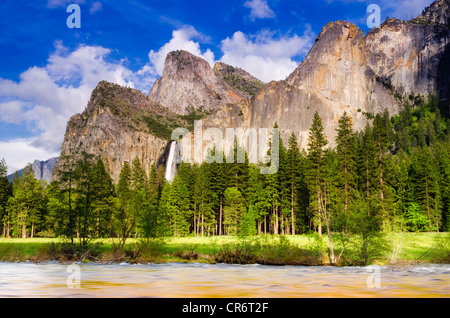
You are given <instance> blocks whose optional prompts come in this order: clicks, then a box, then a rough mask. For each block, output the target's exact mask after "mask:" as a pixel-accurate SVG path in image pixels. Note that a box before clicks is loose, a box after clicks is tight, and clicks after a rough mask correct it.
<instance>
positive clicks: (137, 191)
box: [0, 94, 450, 258]
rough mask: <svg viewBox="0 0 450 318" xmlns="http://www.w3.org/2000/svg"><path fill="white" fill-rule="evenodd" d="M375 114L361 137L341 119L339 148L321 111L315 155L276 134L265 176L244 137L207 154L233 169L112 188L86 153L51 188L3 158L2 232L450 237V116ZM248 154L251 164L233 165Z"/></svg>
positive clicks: (199, 167)
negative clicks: (13, 170)
mask: <svg viewBox="0 0 450 318" xmlns="http://www.w3.org/2000/svg"><path fill="white" fill-rule="evenodd" d="M367 116H368V117H369V119H370V120H369V121H368V124H367V125H366V127H365V129H364V130H363V131H361V132H356V131H355V130H354V129H353V123H352V119H351V118H350V117H349V116H348V115H347V114H346V113H344V114H343V115H342V116H341V118H340V119H339V123H338V127H337V130H336V139H335V144H336V146H335V147H334V148H330V147H329V140H327V138H326V136H325V134H324V129H323V126H322V121H321V118H320V116H319V115H318V113H316V114H315V115H314V118H313V122H312V125H311V128H310V131H309V141H308V146H307V149H304V150H300V149H299V147H298V140H297V138H296V136H295V135H294V134H292V135H291V136H290V138H289V139H288V141H287V144H286V145H285V144H284V143H283V140H282V139H281V138H272V139H271V140H273V141H275V140H278V144H277V145H275V144H272V141H271V144H270V148H272V147H274V146H277V147H278V149H279V152H278V156H276V157H275V160H276V161H277V162H278V165H279V170H278V172H277V173H275V174H268V175H262V174H260V172H259V168H260V166H258V165H254V164H249V163H248V156H247V154H246V153H245V150H243V151H240V150H242V149H240V147H241V146H240V145H239V144H238V143H237V141H235V147H234V148H233V149H231V150H230V152H229V153H228V154H224V153H217V151H218V150H217V149H215V148H213V149H211V150H210V154H209V155H210V156H213V157H217V155H219V156H223V157H224V158H226V157H225V156H233V158H234V159H235V160H232V162H234V163H227V164H222V163H217V162H211V163H207V162H204V163H202V164H187V163H181V164H180V165H179V167H178V173H177V175H176V176H175V178H174V180H173V182H172V183H168V182H166V181H165V180H164V173H163V169H164V168H163V167H156V166H155V165H152V166H151V167H149V169H148V171H149V172H148V173H147V172H146V169H145V168H144V167H143V166H142V165H141V162H140V161H139V159H138V158H136V159H135V160H133V162H131V163H127V162H126V163H124V165H123V168H122V170H121V173H120V177H119V181H118V183H117V184H113V182H112V179H111V177H110V173H109V171H108V167H106V166H105V165H104V163H103V161H102V160H101V159H99V158H95V157H94V156H92V155H90V154H86V153H81V154H78V155H77V157H76V158H75V157H73V158H66V159H69V160H64V162H66V164H65V166H63V167H61V169H60V172H59V179H58V180H56V181H53V182H51V183H50V184H48V185H47V184H45V182H43V181H40V180H36V179H35V178H34V174H33V171H32V169H31V166H28V167H27V168H26V169H25V171H24V173H23V175H22V177H19V176H18V175H17V174H16V175H15V176H14V177H13V179H12V182H11V183H10V182H9V181H8V179H7V177H6V174H7V173H6V171H7V167H6V163H5V161H4V160H3V161H2V162H1V164H0V220H1V222H0V233H1V235H2V236H3V237H22V238H26V237H37V236H39V237H66V238H70V239H71V240H72V242H73V241H74V240H75V241H77V240H78V241H79V242H80V245H83V244H88V242H89V240H91V239H93V238H101V237H113V238H118V239H119V242H121V243H122V244H125V240H126V238H129V237H141V238H152V237H160V236H190V235H194V236H211V235H243V236H249V235H257V234H275V235H296V234H302V233H310V232H316V233H318V234H319V235H322V234H325V235H327V236H328V238H329V240H330V245H332V244H333V235H336V234H339V235H341V237H344V238H345V237H348V236H349V235H353V234H357V235H359V236H360V237H361V242H362V244H364V242H365V241H370V238H371V236H372V235H373V234H374V233H380V232H385V231H391V230H394V231H413V232H415V231H449V229H450V132H449V131H450V120H449V119H448V118H446V117H445V116H442V115H441V113H440V109H439V107H438V100H437V97H436V95H435V94H431V95H430V96H429V97H428V99H427V101H424V100H423V99H420V98H416V99H414V100H413V103H412V105H410V104H409V103H408V102H407V103H406V104H405V108H404V110H403V111H402V112H400V114H398V115H396V116H394V117H392V118H391V117H390V115H389V113H388V112H387V111H385V112H384V113H383V114H377V115H376V116H372V115H370V114H367ZM275 127H277V126H275ZM270 151H271V150H269V154H270ZM242 154H243V155H244V156H245V160H237V159H238V156H241V155H242ZM226 161H227V160H226V159H224V162H226ZM227 162H230V160H228V161H227ZM241 162H242V163H241ZM331 250H332V249H331ZM333 258H334V256H333ZM336 258H338V256H336Z"/></svg>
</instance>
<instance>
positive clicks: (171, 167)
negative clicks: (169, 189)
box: [166, 141, 177, 183]
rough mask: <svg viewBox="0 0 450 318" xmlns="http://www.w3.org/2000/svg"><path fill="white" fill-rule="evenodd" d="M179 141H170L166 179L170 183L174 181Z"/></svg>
mask: <svg viewBox="0 0 450 318" xmlns="http://www.w3.org/2000/svg"><path fill="white" fill-rule="evenodd" d="M176 146H177V142H176V141H172V142H171V143H170V151H169V157H168V159H167V163H166V180H167V181H168V182H169V183H172V181H173V178H174V177H175V169H176V163H175V160H174V159H175V150H176Z"/></svg>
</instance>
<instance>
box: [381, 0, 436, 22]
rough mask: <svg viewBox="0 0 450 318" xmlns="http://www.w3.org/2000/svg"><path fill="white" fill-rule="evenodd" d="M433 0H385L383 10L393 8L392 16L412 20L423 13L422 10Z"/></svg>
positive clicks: (382, 5)
mask: <svg viewBox="0 0 450 318" xmlns="http://www.w3.org/2000/svg"><path fill="white" fill-rule="evenodd" d="M432 2H433V1H432V0H402V1H388V0H383V1H382V4H381V10H382V12H383V10H384V9H389V10H392V11H393V13H392V14H391V17H393V18H398V19H403V20H410V19H413V18H416V17H417V16H419V15H420V14H421V13H422V10H423V9H425V8H426V7H428V6H429V5H430V4H431V3H432Z"/></svg>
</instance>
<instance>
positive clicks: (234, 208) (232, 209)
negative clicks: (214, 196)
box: [223, 187, 245, 235]
mask: <svg viewBox="0 0 450 318" xmlns="http://www.w3.org/2000/svg"><path fill="white" fill-rule="evenodd" d="M244 209H245V208H244V198H243V197H242V194H241V192H240V191H239V189H237V188H236V187H230V188H227V189H226V190H225V208H224V221H223V223H224V228H225V234H226V235H236V234H238V225H239V224H240V223H241V220H242V217H243V216H244V213H245V211H244Z"/></svg>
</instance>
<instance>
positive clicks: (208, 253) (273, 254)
mask: <svg viewBox="0 0 450 318" xmlns="http://www.w3.org/2000/svg"><path fill="white" fill-rule="evenodd" d="M335 242H337V244H336V246H335V248H336V251H337V253H339V254H341V252H342V257H341V260H340V262H339V263H338V264H337V265H341V266H348V265H350V266H351V265H367V264H379V265H384V264H394V265H395V264H413V265H414V264H422V263H446V264H449V263H450V233H391V234H386V235H384V236H383V237H382V238H379V242H378V243H373V244H372V248H370V249H369V250H368V253H369V256H368V257H367V256H366V257H364V258H363V257H361V251H360V247H359V245H358V244H359V242H360V238H358V237H353V238H351V239H350V241H349V242H347V243H342V245H340V244H339V240H335ZM74 243H75V244H74V245H72V244H71V243H70V242H69V241H68V240H64V239H58V238H33V239H30V238H28V239H18V238H11V239H0V261H8V262H24V261H31V262H36V263H39V262H48V261H59V262H61V263H68V262H74V261H82V262H100V263H110V262H124V261H127V262H130V263H145V262H151V263H163V262H204V263H230V264H253V263H259V264H268V265H315V266H317V265H329V264H330V262H329V255H328V252H329V249H328V237H327V236H325V235H324V236H322V237H321V238H320V237H319V236H318V235H295V236H273V235H267V236H264V235H262V236H254V237H238V236H211V237H182V238H174V237H171V238H165V239H155V240H142V239H134V238H130V239H128V240H127V241H126V243H125V245H124V246H123V247H122V246H121V245H120V244H119V241H118V240H117V239H95V240H92V241H90V242H89V244H88V245H87V247H85V248H84V249H83V250H80V249H79V246H78V244H77V240H75V241H74ZM344 244H345V246H344ZM74 247H75V248H74Z"/></svg>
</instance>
